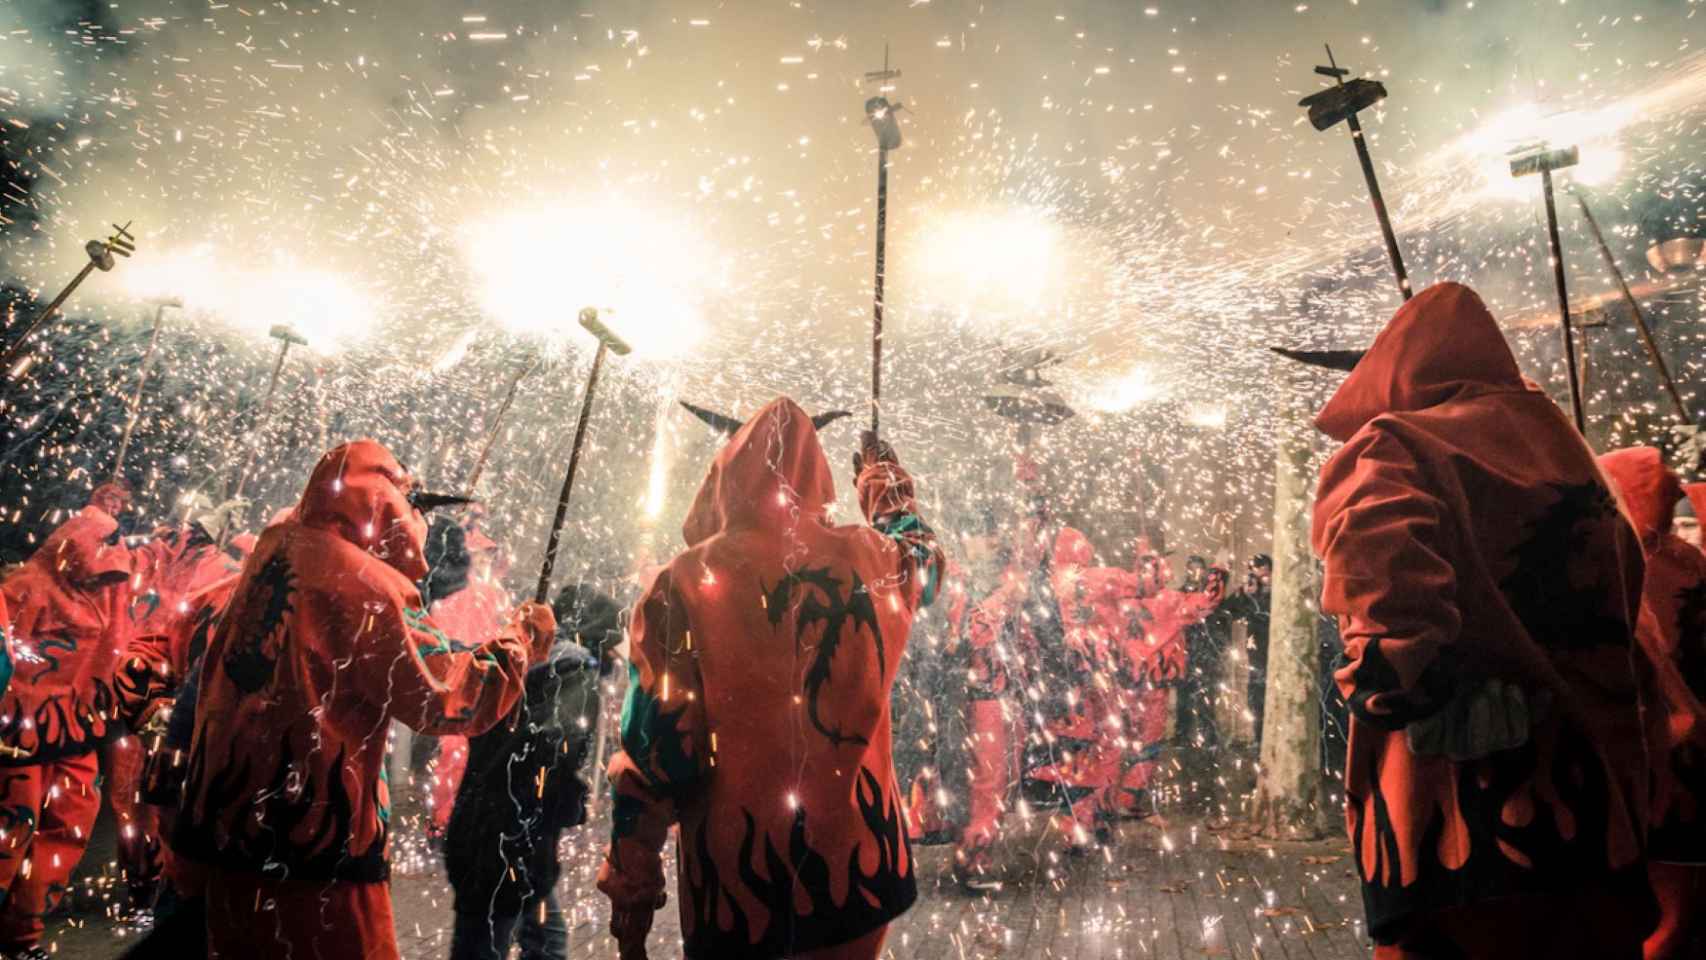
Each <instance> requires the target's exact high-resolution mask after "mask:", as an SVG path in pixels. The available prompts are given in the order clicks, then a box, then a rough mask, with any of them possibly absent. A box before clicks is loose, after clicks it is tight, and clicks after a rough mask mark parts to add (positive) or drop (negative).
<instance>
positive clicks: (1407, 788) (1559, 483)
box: [1312, 283, 1651, 943]
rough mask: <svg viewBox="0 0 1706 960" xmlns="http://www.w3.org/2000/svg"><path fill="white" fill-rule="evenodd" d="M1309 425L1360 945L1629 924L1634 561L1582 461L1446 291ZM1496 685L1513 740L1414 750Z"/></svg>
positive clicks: (1403, 316) (1637, 777)
mask: <svg viewBox="0 0 1706 960" xmlns="http://www.w3.org/2000/svg"><path fill="white" fill-rule="evenodd" d="M1316 425H1317V427H1319V428H1320V429H1321V430H1322V431H1323V432H1324V433H1326V434H1328V435H1329V436H1331V437H1332V438H1334V439H1335V440H1338V441H1341V442H1343V443H1344V446H1343V447H1342V448H1341V449H1340V450H1339V451H1338V452H1337V453H1336V454H1335V455H1334V456H1333V457H1332V459H1331V460H1330V461H1329V462H1328V463H1327V465H1326V466H1325V467H1324V468H1323V469H1322V472H1321V481H1320V487H1319V490H1318V492H1317V498H1316V505H1315V511H1314V529H1313V532H1312V536H1313V543H1314V546H1315V550H1316V552H1317V553H1318V554H1319V555H1320V556H1321V558H1322V560H1323V561H1324V563H1325V567H1326V572H1325V579H1324V581H1323V585H1322V602H1321V606H1322V609H1323V610H1324V611H1325V612H1327V613H1330V614H1335V615H1337V616H1338V617H1339V620H1340V623H1341V635H1342V637H1343V638H1344V643H1345V654H1346V657H1347V659H1348V663H1347V665H1346V666H1345V667H1343V668H1342V669H1341V670H1340V671H1339V672H1338V674H1337V679H1338V682H1339V686H1340V688H1341V689H1342V690H1343V691H1344V693H1345V698H1346V700H1347V701H1348V703H1349V705H1350V710H1351V727H1350V744H1349V756H1348V759H1347V763H1346V769H1345V787H1346V815H1347V820H1348V826H1349V831H1350V836H1351V840H1352V845H1353V848H1354V852H1355V858H1356V864H1357V868H1358V871H1359V873H1360V875H1361V877H1362V881H1363V898H1364V903H1365V907H1366V910H1367V914H1368V924H1369V930H1370V933H1371V934H1372V935H1373V937H1374V939H1375V940H1376V942H1377V943H1389V942H1392V941H1393V940H1394V939H1395V938H1398V937H1401V936H1402V935H1403V934H1404V932H1405V930H1404V928H1405V926H1406V922H1407V921H1409V920H1411V919H1413V918H1414V919H1417V922H1418V923H1419V924H1427V923H1429V922H1430V921H1429V920H1428V919H1427V918H1428V915H1430V914H1435V913H1439V912H1441V911H1448V910H1449V909H1450V908H1453V907H1466V906H1476V907H1479V906H1483V905H1486V906H1490V907H1491V908H1492V909H1494V910H1498V909H1500V908H1499V907H1498V906H1495V905H1493V904H1491V903H1490V901H1497V900H1499V899H1501V898H1510V897H1523V896H1528V897H1534V896H1539V897H1542V898H1546V897H1563V896H1565V895H1568V894H1571V893H1576V894H1580V893H1582V892H1584V891H1608V892H1610V893H1611V894H1612V895H1615V896H1618V897H1619V899H1622V900H1624V901H1625V902H1624V903H1623V909H1621V910H1619V909H1617V908H1616V907H1608V910H1609V911H1610V912H1609V913H1607V914H1605V915H1603V916H1601V917H1599V918H1597V921H1596V922H1599V923H1602V924H1607V923H1612V922H1613V921H1624V920H1627V921H1629V922H1631V923H1633V924H1636V925H1640V924H1641V923H1643V922H1644V921H1645V920H1647V919H1649V918H1650V917H1651V913H1650V904H1651V900H1650V895H1649V894H1648V893H1647V891H1646V874H1645V870H1644V869H1643V866H1642V863H1641V860H1640V857H1641V837H1642V832H1643V827H1642V824H1643V819H1644V814H1645V811H1646V794H1647V790H1646V782H1647V770H1646V760H1645V751H1644V750H1643V747H1642V727H1641V717H1640V701H1639V688H1638V681H1637V670H1636V667H1635V664H1634V650H1635V643H1634V628H1635V621H1636V616H1637V613H1638V610H1639V603H1640V588H1641V575H1642V562H1641V551H1640V544H1639V543H1638V542H1637V541H1636V539H1635V535H1634V532H1633V531H1632V530H1631V529H1630V527H1629V524H1628V523H1626V522H1624V521H1623V519H1622V517H1621V516H1620V515H1619V514H1618V511H1617V507H1616V504H1615V502H1614V501H1613V499H1612V496H1611V493H1610V491H1609V490H1608V489H1607V488H1606V484H1605V482H1604V480H1603V479H1602V478H1601V476H1600V473H1599V470H1598V469H1597V467H1596V465H1595V463H1594V460H1593V454H1592V452H1591V451H1590V450H1589V449H1588V448H1587V445H1586V444H1585V443H1583V442H1582V439H1581V437H1580V435H1578V434H1577V433H1576V431H1575V430H1574V429H1573V428H1572V427H1571V425H1570V423H1569V421H1568V420H1567V419H1566V418H1565V416H1564V415H1563V413H1562V412H1561V411H1559V409H1558V408H1557V406H1556V405H1554V404H1553V403H1552V401H1551V400H1550V399H1548V398H1547V396H1546V395H1545V394H1544V393H1541V392H1540V391H1539V390H1538V389H1536V388H1534V387H1532V386H1530V385H1529V384H1527V383H1526V382H1525V381H1524V380H1523V378H1522V376H1521V374H1520V373H1519V372H1518V370H1517V365H1516V361H1515V359H1514V358H1513V357H1512V355H1511V352H1510V349H1509V347H1508V346H1506V344H1505V341H1504V338H1503V337H1502V336H1501V335H1500V333H1499V329H1498V326H1497V324H1496V323H1495V322H1494V320H1493V317H1492V315H1491V314H1489V313H1488V312H1487V309H1486V307H1485V306H1484V305H1483V304H1482V303H1481V300H1480V298H1479V297H1477V296H1476V295H1475V293H1474V292H1473V291H1471V290H1469V289H1468V288H1467V287H1463V286H1460V285H1457V284H1449V283H1447V284H1440V285H1437V286H1434V287H1432V288H1430V289H1428V290H1426V291H1424V292H1422V293H1421V294H1419V295H1417V296H1416V297H1415V299H1413V300H1411V301H1410V302H1409V303H1407V304H1406V305H1405V306H1404V307H1403V308H1402V309H1400V310H1399V311H1398V313H1397V315H1396V316H1395V317H1393V319H1392V322H1391V323H1390V324H1388V325H1387V327H1386V329H1385V330H1384V331H1383V332H1382V333H1381V334H1380V336H1379V337H1378V338H1377V339H1376V340H1375V342H1374V346H1373V347H1372V348H1371V349H1370V350H1369V352H1368V353H1367V355H1366V356H1364V358H1363V359H1362V361H1361V363H1360V364H1358V366H1357V368H1356V370H1355V371H1354V372H1353V373H1351V375H1350V377H1349V379H1347V380H1346V381H1345V382H1344V384H1343V385H1342V386H1341V387H1340V388H1339V390H1338V392H1337V393H1336V394H1335V395H1334V396H1333V398H1332V400H1331V401H1329V402H1328V404H1327V406H1326V407H1325V408H1324V409H1323V410H1322V411H1321V414H1320V415H1319V417H1318V418H1317V419H1316ZM1492 680H1498V681H1502V682H1503V683H1505V684H1509V685H1513V686H1515V687H1517V688H1520V689H1521V690H1522V691H1523V693H1524V694H1525V695H1526V699H1527V703H1528V704H1529V705H1530V706H1531V710H1530V717H1531V718H1532V719H1531V721H1530V722H1529V723H1527V724H1524V726H1525V727H1526V730H1527V733H1526V737H1525V738H1523V739H1522V740H1521V742H1518V743H1516V744H1515V745H1511V746H1509V747H1508V748H1507V749H1501V750H1497V751H1496V752H1492V753H1489V754H1487V755H1484V756H1482V757H1480V758H1479V759H1464V760H1454V759H1452V758H1450V757H1448V756H1445V755H1442V754H1437V753H1424V754H1418V753H1417V752H1415V751H1413V750H1412V749H1411V746H1410V740H1409V739H1408V738H1407V736H1406V727H1410V726H1412V725H1414V724H1416V723H1418V722H1419V721H1423V720H1429V721H1431V723H1432V724H1438V723H1442V722H1446V721H1447V720H1448V719H1449V718H1452V717H1464V716H1467V714H1465V713H1464V712H1462V711H1461V710H1460V707H1461V705H1462V703H1463V701H1462V700H1459V699H1457V698H1460V697H1462V696H1463V695H1464V694H1465V693H1466V692H1468V691H1472V690H1479V689H1483V688H1484V687H1485V685H1486V684H1488V683H1489V682H1490V681H1492ZM1448 711H1449V712H1448ZM1418 729H1420V728H1418ZM1411 732H1412V733H1415V732H1417V731H1416V730H1412V731H1411ZM1594 895H1599V894H1598V893H1595V894H1594ZM1529 902H1533V901H1529ZM1552 902H1562V901H1552Z"/></svg>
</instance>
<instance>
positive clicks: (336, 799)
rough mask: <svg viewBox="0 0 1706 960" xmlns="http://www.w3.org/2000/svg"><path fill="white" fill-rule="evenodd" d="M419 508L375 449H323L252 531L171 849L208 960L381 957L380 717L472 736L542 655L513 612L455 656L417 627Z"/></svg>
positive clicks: (389, 945) (206, 675)
mask: <svg viewBox="0 0 1706 960" xmlns="http://www.w3.org/2000/svg"><path fill="white" fill-rule="evenodd" d="M444 499H446V498H435V497H431V496H429V495H422V494H420V493H419V491H417V490H416V489H415V482H414V480H413V478H412V477H410V476H409V474H408V473H406V472H405V471H404V470H403V468H402V467H401V466H400V465H399V464H398V463H397V461H396V459H395V458H393V457H392V456H391V454H390V453H389V452H388V451H386V449H385V448H384V447H382V446H380V445H379V444H378V443H375V442H373V441H371V440H357V441H354V442H352V443H348V444H345V445H343V446H341V447H338V448H336V449H334V450H332V451H331V452H330V453H327V454H326V455H325V456H324V457H322V458H321V459H320V462H319V464H318V466H316V467H315V468H314V472H313V474H312V476H311V477H310V478H309V481H308V486H307V489H306V490H304V491H303V494H302V500H301V502H300V503H299V504H298V505H297V507H296V509H295V511H294V512H293V513H292V515H291V516H290V517H288V518H287V519H286V520H285V521H284V522H283V523H279V524H277V525H274V526H272V527H269V528H268V529H267V530H266V531H265V532H264V533H262V534H261V537H260V541H259V542H258V543H257V544H256V547H255V553H254V555H253V556H252V557H250V558H249V561H248V562H247V563H246V564H245V565H244V569H243V574H242V580H241V581H240V582H239V583H238V585H237V587H236V589H235V592H234V593H233V595H232V598H231V602H230V606H229V607H228V609H227V610H226V612H225V615H224V616H223V618H221V620H220V623H219V627H218V629H217V631H216V632H215V633H214V635H213V638H212V640H211V641H210V642H209V643H208V647H207V652H206V655H205V659H204V663H203V669H202V672H201V677H200V697H199V701H198V702H197V704H196V711H195V733H194V737H193V739H192V741H191V747H190V768H189V775H188V777H187V780H186V785H185V798H184V806H183V810H182V812H181V814H180V815H179V817H178V822H177V825H176V829H175V830H174V844H173V846H174V848H175V849H176V851H177V852H178V853H179V854H181V855H184V856H188V857H192V858H194V859H196V860H198V861H200V862H202V863H205V864H208V865H210V867H211V868H212V869H211V871H210V876H209V878H208V884H207V897H208V904H207V910H208V922H207V929H208V941H209V952H210V956H211V957H214V958H242V960H250V958H253V957H259V956H278V955H284V954H286V953H293V954H294V955H295V956H313V957H323V958H345V957H348V958H363V960H393V958H396V957H397V945H396V934H395V932H394V930H393V928H392V919H391V901H390V892H389V886H388V883H387V880H388V877H389V867H388V864H387V859H386V838H387V834H388V820H389V816H390V805H389V800H388V796H387V787H386V784H385V781H384V778H383V776H382V768H383V765H384V759H385V750H386V732H387V730H388V729H389V727H390V724H391V722H392V721H393V720H395V721H398V722H401V723H404V724H406V725H408V726H410V727H412V728H414V729H416V730H420V731H423V732H427V733H435V734H436V733H457V732H466V733H479V732H481V731H483V730H485V729H486V728H487V727H490V726H491V725H492V724H494V723H496V722H497V721H498V720H499V719H500V718H502V717H503V716H504V715H505V714H506V713H508V712H509V710H510V709H511V708H512V707H513V706H514V705H515V703H516V701H517V700H518V699H519V698H520V696H521V693H522V678H523V675H524V674H525V672H526V668H527V663H528V660H529V658H530V654H531V655H533V656H537V655H540V654H543V652H544V651H545V650H546V649H548V648H549V645H550V643H551V639H552V636H553V631H554V621H553V619H552V617H551V612H550V610H549V608H546V607H544V606H542V605H525V606H523V607H522V608H521V609H520V610H518V611H517V614H516V617H515V619H514V620H513V621H512V623H511V625H510V626H509V628H508V629H506V630H505V631H504V632H503V633H502V634H500V635H499V636H498V637H496V638H495V639H493V640H492V641H490V642H489V643H485V644H482V645H480V646H477V647H475V646H468V645H465V644H462V643H459V642H458V641H456V640H454V639H453V638H451V637H449V636H448V635H446V634H445V633H444V632H443V631H442V630H440V629H439V628H438V625H437V624H436V623H435V622H434V621H433V619H432V617H431V616H430V615H428V614H427V613H426V611H425V610H424V609H423V605H422V603H421V599H420V595H419V594H418V593H417V592H416V589H415V586H414V581H416V580H418V579H420V577H421V576H422V575H424V574H425V573H426V564H425V561H424V559H423V558H422V549H423V547H424V540H425V536H426V521H425V520H424V519H423V516H422V509H425V508H428V507H430V506H431V505H433V501H435V500H439V501H442V500H444Z"/></svg>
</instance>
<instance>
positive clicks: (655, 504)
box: [645, 404, 674, 520]
mask: <svg viewBox="0 0 1706 960" xmlns="http://www.w3.org/2000/svg"><path fill="white" fill-rule="evenodd" d="M673 406H674V404H667V405H665V406H663V407H661V408H660V409H659V410H658V418H657V425H656V426H655V427H654V430H653V433H654V435H655V439H654V440H653V441H652V464H651V472H650V473H649V474H648V475H647V477H646V506H645V514H646V519H647V520H656V519H657V518H658V516H659V515H660V514H662V513H663V501H664V493H665V491H666V488H667V485H668V483H669V455H670V445H669V425H668V414H669V411H670V409H671V408H673Z"/></svg>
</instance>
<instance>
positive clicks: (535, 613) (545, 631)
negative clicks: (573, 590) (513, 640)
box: [515, 600, 557, 660]
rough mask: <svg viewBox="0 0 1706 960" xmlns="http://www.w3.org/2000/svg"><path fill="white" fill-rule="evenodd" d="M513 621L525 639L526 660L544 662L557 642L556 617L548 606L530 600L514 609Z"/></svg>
mask: <svg viewBox="0 0 1706 960" xmlns="http://www.w3.org/2000/svg"><path fill="white" fill-rule="evenodd" d="M515 620H516V622H517V623H518V624H520V625H521V632H522V634H523V635H524V636H526V637H527V656H528V659H530V660H544V659H545V657H546V656H547V655H548V654H550V652H551V645H552V644H554V643H556V642H557V615H556V614H555V613H552V612H551V608H550V606H548V605H546V604H543V603H534V602H532V601H531V600H530V601H528V602H527V603H524V604H522V605H521V606H519V607H516V608H515Z"/></svg>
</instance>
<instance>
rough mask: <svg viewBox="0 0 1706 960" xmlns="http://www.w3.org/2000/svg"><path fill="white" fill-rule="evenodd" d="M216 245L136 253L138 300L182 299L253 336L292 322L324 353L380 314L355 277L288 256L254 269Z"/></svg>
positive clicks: (130, 276)
mask: <svg viewBox="0 0 1706 960" xmlns="http://www.w3.org/2000/svg"><path fill="white" fill-rule="evenodd" d="M217 253H218V252H217V251H216V250H215V249H214V247H213V246H212V245H211V244H202V245H200V246H196V247H192V248H189V249H184V250H176V251H170V252H166V253H162V254H159V255H157V256H149V255H148V254H147V253H146V252H140V253H138V254H137V257H136V259H137V260H138V261H139V262H138V263H137V264H136V269H133V270H127V271H125V272H124V278H125V279H124V282H125V285H126V289H127V290H128V291H129V292H130V293H131V294H132V295H134V296H136V297H138V298H148V297H166V296H176V297H181V298H183V301H184V307H185V309H186V310H188V311H189V312H191V313H206V314H211V315H213V316H215V317H217V318H218V319H219V320H220V321H221V322H223V323H225V324H227V325H229V326H231V327H234V328H236V329H238V330H241V331H243V332H245V333H247V334H249V335H251V336H255V337H257V338H264V337H265V336H266V334H267V331H269V330H271V329H272V328H273V327H274V326H279V325H283V326H288V327H291V328H292V329H294V330H295V331H296V332H297V333H298V334H300V335H301V336H302V337H304V338H305V339H307V341H308V345H309V347H310V348H312V349H314V350H316V351H319V352H322V353H325V352H332V351H335V350H338V349H341V348H343V347H347V346H349V345H351V344H353V343H355V342H357V341H359V340H360V339H361V337H362V336H363V335H365V334H366V333H367V332H368V330H369V329H371V328H372V326H373V324H374V322H375V321H376V319H377V317H378V312H377V309H376V307H375V304H374V301H373V299H372V298H371V297H370V296H369V295H368V294H367V293H366V292H365V291H363V290H362V289H361V288H360V287H358V286H357V285H356V284H355V283H353V282H351V281H350V280H349V279H347V278H345V277H343V276H341V275H339V274H336V273H333V272H331V271H328V270H321V269H317V268H314V267H305V266H303V265H301V264H299V263H296V262H295V261H294V260H291V259H289V258H280V259H278V260H275V261H274V263H273V264H272V265H271V266H267V267H249V266H246V265H244V264H242V263H235V262H232V261H231V259H230V258H229V257H223V258H222V257H220V256H218V255H217Z"/></svg>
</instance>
